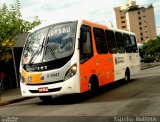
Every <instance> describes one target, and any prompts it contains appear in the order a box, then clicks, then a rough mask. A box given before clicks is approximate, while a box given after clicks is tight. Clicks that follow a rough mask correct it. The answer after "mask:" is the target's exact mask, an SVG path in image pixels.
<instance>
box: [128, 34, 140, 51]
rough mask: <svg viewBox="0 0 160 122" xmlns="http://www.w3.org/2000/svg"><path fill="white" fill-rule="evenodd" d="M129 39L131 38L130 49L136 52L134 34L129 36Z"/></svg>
mask: <svg viewBox="0 0 160 122" xmlns="http://www.w3.org/2000/svg"><path fill="white" fill-rule="evenodd" d="M130 39H131V43H132V51H133V52H134V53H136V52H138V49H137V43H136V38H135V36H133V35H131V36H130Z"/></svg>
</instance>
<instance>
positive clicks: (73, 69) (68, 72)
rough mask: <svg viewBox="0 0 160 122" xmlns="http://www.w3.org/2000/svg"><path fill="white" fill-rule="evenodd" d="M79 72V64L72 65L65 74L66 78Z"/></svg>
mask: <svg viewBox="0 0 160 122" xmlns="http://www.w3.org/2000/svg"><path fill="white" fill-rule="evenodd" d="M76 72H77V64H74V65H72V66H71V67H70V68H69V69H68V71H67V72H66V74H65V77H64V80H68V79H69V78H71V77H73V76H74V75H75V74H76Z"/></svg>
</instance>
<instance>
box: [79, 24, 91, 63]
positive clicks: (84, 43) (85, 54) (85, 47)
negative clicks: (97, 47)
mask: <svg viewBox="0 0 160 122" xmlns="http://www.w3.org/2000/svg"><path fill="white" fill-rule="evenodd" d="M91 40H92V39H91V29H90V27H89V26H85V25H83V26H82V28H81V35H80V62H81V63H84V62H85V61H87V60H88V59H89V58H91V57H92V56H93V49H92V43H91Z"/></svg>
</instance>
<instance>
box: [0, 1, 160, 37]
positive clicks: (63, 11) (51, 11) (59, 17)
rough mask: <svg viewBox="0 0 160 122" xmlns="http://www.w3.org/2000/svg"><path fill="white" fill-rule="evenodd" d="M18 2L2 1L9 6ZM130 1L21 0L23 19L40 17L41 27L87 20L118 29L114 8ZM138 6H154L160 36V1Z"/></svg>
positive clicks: (147, 2)
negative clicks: (67, 21)
mask: <svg viewBox="0 0 160 122" xmlns="http://www.w3.org/2000/svg"><path fill="white" fill-rule="evenodd" d="M15 1H16V0H0V7H2V3H6V4H7V5H9V4H11V3H15ZM127 1H129V0H20V2H21V13H22V17H23V18H24V19H26V20H33V18H34V17H35V16H38V17H39V19H40V20H42V21H43V22H42V24H41V26H44V25H48V24H52V23H55V22H61V21H66V20H77V19H86V20H90V21H93V22H97V23H100V24H109V23H112V24H113V26H114V27H116V24H115V23H116V21H115V13H114V10H113V8H114V7H117V6H120V5H122V4H124V3H126V2H127ZM136 2H137V4H138V5H147V4H151V3H152V4H153V6H154V12H155V19H156V28H157V34H158V35H160V2H159V0H154V1H151V0H136Z"/></svg>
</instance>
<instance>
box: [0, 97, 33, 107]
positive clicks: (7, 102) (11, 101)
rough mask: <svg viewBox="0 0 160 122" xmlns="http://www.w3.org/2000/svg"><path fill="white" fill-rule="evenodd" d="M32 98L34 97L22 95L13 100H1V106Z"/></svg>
mask: <svg viewBox="0 0 160 122" xmlns="http://www.w3.org/2000/svg"><path fill="white" fill-rule="evenodd" d="M32 98H34V97H22V98H17V99H12V100H8V101H4V102H0V107H1V106H5V105H9V104H13V103H17V102H21V101H24V100H28V99H32Z"/></svg>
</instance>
